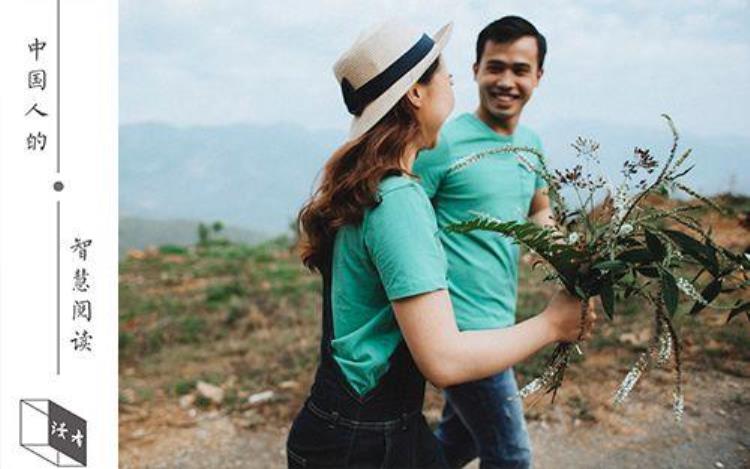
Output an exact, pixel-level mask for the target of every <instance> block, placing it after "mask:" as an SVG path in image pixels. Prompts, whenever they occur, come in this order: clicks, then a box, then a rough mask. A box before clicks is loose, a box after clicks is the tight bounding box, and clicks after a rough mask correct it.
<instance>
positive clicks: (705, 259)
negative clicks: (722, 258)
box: [664, 230, 719, 277]
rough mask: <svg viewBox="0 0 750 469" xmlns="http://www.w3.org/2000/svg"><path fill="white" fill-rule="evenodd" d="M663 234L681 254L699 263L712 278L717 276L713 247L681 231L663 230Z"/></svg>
mask: <svg viewBox="0 0 750 469" xmlns="http://www.w3.org/2000/svg"><path fill="white" fill-rule="evenodd" d="M664 234H666V235H667V236H669V237H670V238H671V239H672V241H674V242H675V244H677V246H679V248H680V250H681V251H682V252H683V253H685V254H687V255H689V256H690V257H692V258H693V259H695V260H696V261H698V262H700V263H701V264H702V265H703V267H705V268H706V270H708V271H709V272H711V273H712V274H713V275H714V277H716V276H718V275H719V261H718V259H717V258H716V249H714V247H713V246H710V245H708V244H703V243H701V242H700V241H698V240H696V239H695V238H693V237H691V236H689V235H686V234H685V233H683V232H681V231H675V230H664Z"/></svg>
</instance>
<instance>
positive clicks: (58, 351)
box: [57, 200, 60, 375]
mask: <svg viewBox="0 0 750 469" xmlns="http://www.w3.org/2000/svg"><path fill="white" fill-rule="evenodd" d="M57 374H58V375H59V374H60V201H59V200H58V201H57Z"/></svg>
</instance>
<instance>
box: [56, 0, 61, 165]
mask: <svg viewBox="0 0 750 469" xmlns="http://www.w3.org/2000/svg"><path fill="white" fill-rule="evenodd" d="M56 124H57V172H58V174H59V173H60V140H61V139H60V0H57V122H56Z"/></svg>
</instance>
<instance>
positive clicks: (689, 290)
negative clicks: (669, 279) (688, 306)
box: [677, 277, 708, 305]
mask: <svg viewBox="0 0 750 469" xmlns="http://www.w3.org/2000/svg"><path fill="white" fill-rule="evenodd" d="M677 288H679V289H680V290H681V291H682V293H684V294H686V295H687V296H688V297H690V298H692V299H693V300H695V301H697V302H698V303H700V304H702V305H707V304H708V301H706V300H705V298H703V297H702V296H701V294H700V293H698V290H696V289H695V286H693V284H692V283H690V281H689V280H686V279H684V278H682V277H680V278H678V279H677Z"/></svg>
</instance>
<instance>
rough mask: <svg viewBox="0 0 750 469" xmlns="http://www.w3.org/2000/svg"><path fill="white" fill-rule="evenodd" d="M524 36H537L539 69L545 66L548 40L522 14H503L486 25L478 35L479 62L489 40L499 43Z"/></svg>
mask: <svg viewBox="0 0 750 469" xmlns="http://www.w3.org/2000/svg"><path fill="white" fill-rule="evenodd" d="M524 36H531V37H534V38H536V46H537V52H538V54H537V55H538V58H539V69H542V68H543V67H544V56H545V55H547V40H546V39H544V36H542V34H541V33H540V32H539V31H537V29H536V28H535V27H534V25H533V24H531V23H529V22H528V21H526V20H525V19H523V18H521V17H520V16H503V17H502V18H500V19H499V20H495V21H493V22H492V23H490V24H488V25H487V26H485V27H484V29H483V30H482V32H480V33H479V36H478V37H477V62H476V63H477V64H478V63H479V62H480V60H481V59H482V53H483V52H484V45H485V44H486V43H487V41H492V42H497V43H499V44H503V43H508V42H513V41H515V40H517V39H520V38H522V37H524Z"/></svg>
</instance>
